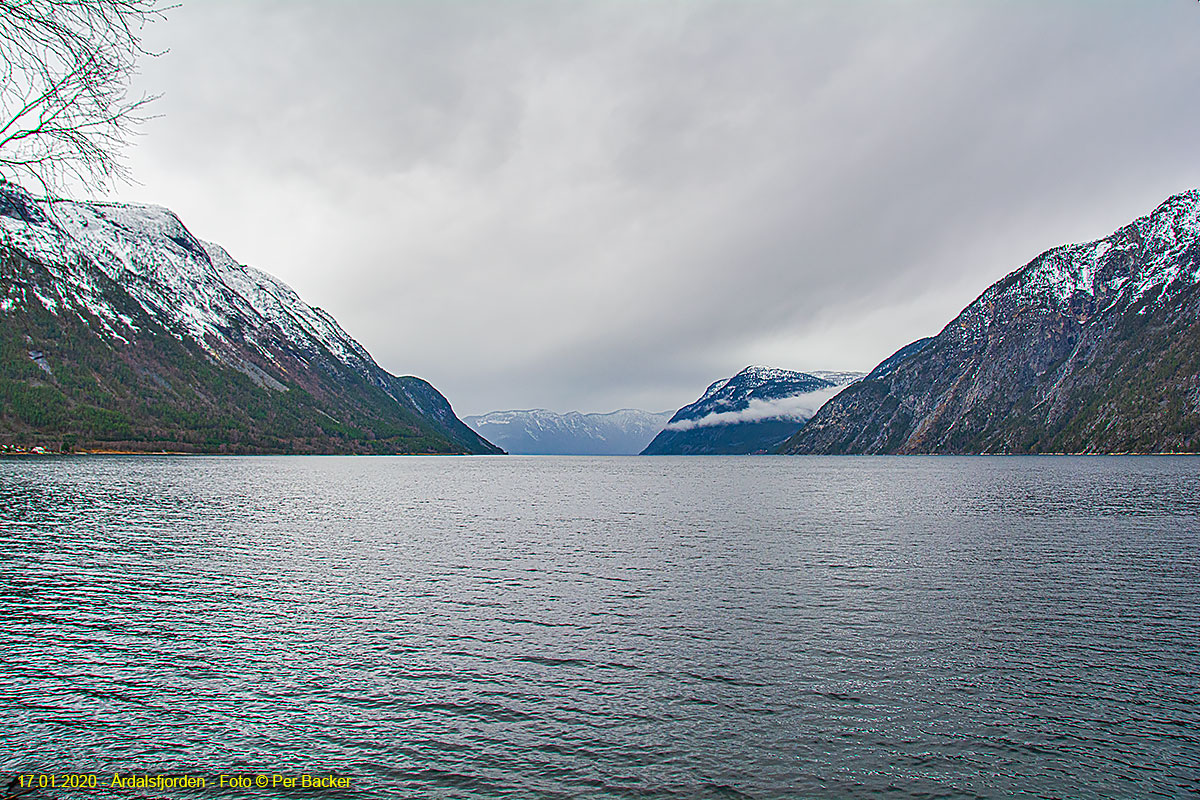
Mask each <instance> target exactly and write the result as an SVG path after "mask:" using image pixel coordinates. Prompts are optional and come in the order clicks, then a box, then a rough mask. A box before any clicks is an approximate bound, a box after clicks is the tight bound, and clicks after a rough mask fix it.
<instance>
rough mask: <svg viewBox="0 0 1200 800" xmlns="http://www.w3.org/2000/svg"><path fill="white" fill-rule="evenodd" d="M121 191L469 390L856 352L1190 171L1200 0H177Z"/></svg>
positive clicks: (537, 396)
mask: <svg viewBox="0 0 1200 800" xmlns="http://www.w3.org/2000/svg"><path fill="white" fill-rule="evenodd" d="M146 43H147V44H148V45H149V46H150V47H151V48H154V49H160V50H167V51H168V52H166V53H165V54H164V55H162V56H161V57H159V58H157V59H152V60H149V61H147V62H145V63H144V64H143V66H142V75H141V77H140V79H139V82H138V86H139V88H144V89H146V90H148V91H152V92H159V93H162V95H163V97H162V99H161V100H159V101H158V102H157V103H156V105H155V107H154V111H155V113H157V114H159V115H161V116H160V117H159V118H158V119H155V120H153V121H151V122H149V123H148V124H147V125H146V126H145V127H144V129H143V134H144V135H142V136H141V137H139V138H138V140H137V142H136V144H135V146H134V147H133V148H131V149H130V151H129V153H128V156H129V158H128V162H129V165H130V167H131V168H132V170H133V174H134V176H135V178H136V179H137V180H138V181H139V182H140V185H136V186H128V187H121V188H119V189H118V190H117V192H116V195H117V197H119V198H120V199H126V200H137V201H143V202H153V203H159V204H162V205H166V206H168V207H170V208H172V209H173V210H175V211H176V212H177V213H178V214H179V215H180V216H181V217H182V219H183V220H184V222H185V224H187V226H188V227H189V228H190V229H191V231H192V232H193V233H194V234H196V235H197V236H199V237H200V238H202V239H207V240H211V241H215V242H218V243H220V244H222V245H223V246H225V247H226V248H227V249H228V250H229V251H230V253H231V254H232V255H233V256H234V257H235V258H236V259H238V260H239V261H241V262H243V263H247V264H251V265H253V266H256V267H258V268H260V269H263V270H265V271H267V272H270V273H272V274H274V275H276V276H278V277H280V278H282V279H283V280H285V281H286V282H288V283H290V284H291V285H292V286H293V287H294V288H295V289H296V290H297V291H298V292H299V293H300V295H301V296H302V297H303V298H304V299H305V300H307V301H308V302H309V303H310V304H312V305H317V306H321V307H322V308H324V309H326V310H327V311H329V312H330V313H331V314H333V315H334V316H335V317H336V318H337V319H338V321H339V322H341V324H342V326H343V327H344V328H345V329H346V330H347V331H348V332H349V333H350V334H351V335H353V336H354V337H356V338H357V339H358V340H359V341H361V342H362V343H363V344H364V345H365V346H366V347H367V349H368V350H370V352H371V353H372V354H373V355H374V356H375V358H376V360H377V361H378V362H379V363H380V364H381V365H382V366H383V367H385V368H386V369H388V370H389V371H391V372H394V373H397V374H414V375H419V376H421V377H423V378H425V379H427V380H429V381H430V382H432V383H433V384H434V385H435V386H436V387H438V388H439V389H440V390H441V391H442V392H443V393H444V394H445V395H446V396H447V397H448V398H449V399H450V401H451V403H452V404H453V405H454V408H455V410H456V411H457V412H458V413H459V414H460V415H461V414H472V413H480V412H485V411H491V410H497V409H510V408H532V407H543V408H550V409H554V410H558V411H567V410H573V409H577V410H581V411H609V410H612V409H615V408H618V407H623V406H631V407H641V408H647V409H651V410H656V411H657V410H667V409H675V408H677V407H679V406H681V405H684V404H686V403H689V402H691V401H693V400H695V399H696V397H697V396H699V394H700V393H701V392H702V390H703V389H704V388H705V387H706V386H707V385H708V384H709V383H710V382H712V381H713V380H715V379H717V378H719V377H722V376H728V375H731V374H733V373H734V372H736V371H738V370H739V369H741V368H742V367H744V366H746V365H748V364H764V365H769V366H775V367H783V368H789V369H800V370H805V369H861V370H867V369H870V368H871V367H873V366H874V365H875V364H876V363H878V362H879V361H880V360H882V359H883V358H884V357H886V356H888V355H889V354H890V353H892V352H893V351H894V350H896V349H897V348H899V347H900V346H902V345H904V344H906V343H908V342H909V341H911V340H913V339H916V338H919V337H921V336H928V335H931V334H934V333H936V332H937V331H939V330H940V329H941V328H942V326H943V325H945V323H946V322H948V321H949V320H950V319H951V318H952V317H953V316H954V315H955V314H957V312H958V311H959V310H961V308H962V307H963V306H964V305H966V304H967V303H968V302H970V301H971V300H972V299H974V298H975V297H976V296H977V295H978V294H979V293H980V292H981V291H982V290H983V289H984V288H986V287H987V286H988V285H989V284H990V283H992V282H993V281H995V280H997V279H998V278H1000V277H1001V276H1003V275H1004V274H1006V273H1008V272H1010V271H1011V270H1013V269H1015V268H1017V267H1019V266H1021V265H1022V264H1024V263H1026V262H1027V261H1029V260H1030V259H1031V258H1033V257H1034V256H1035V255H1037V254H1038V253H1039V252H1040V251H1042V250H1044V249H1046V248H1048V247H1051V246H1054V245H1056V244H1061V243H1065V242H1070V241H1083V240H1088V239H1093V238H1097V237H1100V236H1104V235H1107V234H1108V233H1110V232H1111V231H1112V230H1113V229H1115V228H1117V227H1119V226H1120V225H1122V224H1124V223H1126V222H1128V221H1130V220H1131V219H1133V218H1134V217H1136V216H1138V215H1141V214H1144V213H1146V212H1148V211H1150V210H1151V209H1152V208H1153V207H1154V206H1156V205H1157V204H1158V203H1159V202H1161V201H1162V200H1164V199H1165V198H1166V197H1167V196H1169V195H1170V194H1172V193H1174V192H1177V191H1180V190H1182V189H1185V188H1189V187H1194V186H1200V4H1198V3H1196V2H1191V1H1190V0H1137V1H1136V2H1134V0H1129V2H1100V1H1098V0H1089V1H1088V2H1082V1H1081V2H1053V0H1029V1H1028V2H1021V1H1020V0H1006V1H1005V2H982V1H981V2H950V0H945V1H944V2H866V1H865V0H862V1H860V2H859V1H855V0H838V1H837V2H806V1H804V0H792V1H791V2H766V1H765V0H764V1H761V2H755V1H754V0H727V1H725V2H700V1H699V0H688V1H687V2H675V1H671V0H646V1H644V2H631V1H630V0H606V1H605V2H587V1H586V0H585V1H583V2H580V1H579V0H572V2H566V1H565V0H562V1H560V2H504V1H503V0H491V1H489V2H482V1H478V2H454V1H453V0H430V2H415V1H413V2H383V1H382V0H380V1H378V2H334V1H333V0H326V1H325V2H299V1H298V0H279V1H278V2H268V1H267V0H229V1H228V2H225V1H223V0H183V5H182V6H181V7H179V8H176V9H174V10H172V11H170V12H169V17H168V19H167V21H165V22H160V23H156V24H155V25H154V26H153V27H152V28H151V29H150V30H149V32H148V33H147V36H146Z"/></svg>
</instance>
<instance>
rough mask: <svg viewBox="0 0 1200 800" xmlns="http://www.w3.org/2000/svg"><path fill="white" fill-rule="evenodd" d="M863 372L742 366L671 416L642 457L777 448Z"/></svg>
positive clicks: (740, 452) (718, 453)
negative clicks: (798, 370)
mask: <svg viewBox="0 0 1200 800" xmlns="http://www.w3.org/2000/svg"><path fill="white" fill-rule="evenodd" d="M861 377H862V373H861V372H822V373H807V372H791V371H789V370H785V369H773V368H770V367H746V368H745V369H744V370H742V371H741V372H739V373H738V374H737V375H734V376H733V377H732V378H722V379H721V380H719V381H716V382H715V383H713V384H712V385H710V386H709V387H708V388H707V389H706V390H705V391H704V394H703V395H701V396H700V399H699V400H697V401H696V402H694V403H691V404H689V405H686V406H684V407H683V408H681V409H679V410H678V411H677V412H675V414H674V415H672V416H671V419H670V421H669V422H668V423H667V425H666V427H665V429H664V430H663V431H662V432H661V433H659V434H658V435H657V436H656V437H654V441H652V442H650V444H649V445H647V446H646V449H645V450H643V451H642V454H643V455H738V454H747V453H764V452H768V451H771V450H773V449H775V448H777V447H778V446H779V445H780V444H782V443H783V442H784V441H785V440H787V439H788V437H790V436H792V435H793V434H794V433H795V432H796V431H797V430H799V429H800V428H801V427H802V426H803V425H804V422H805V420H807V419H808V418H809V417H811V416H812V415H813V413H814V412H815V411H816V410H817V409H818V408H819V407H820V406H821V405H822V404H823V403H824V402H825V401H826V400H828V399H829V398H830V397H832V396H833V395H835V394H837V393H838V392H839V391H841V389H842V386H843V385H844V384H847V383H850V382H852V381H854V380H857V379H858V378H861Z"/></svg>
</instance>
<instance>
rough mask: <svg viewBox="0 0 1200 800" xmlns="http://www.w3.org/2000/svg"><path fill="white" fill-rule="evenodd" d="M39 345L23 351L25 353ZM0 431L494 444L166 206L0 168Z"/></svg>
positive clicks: (188, 439)
mask: <svg viewBox="0 0 1200 800" xmlns="http://www.w3.org/2000/svg"><path fill="white" fill-rule="evenodd" d="M33 351H36V352H38V353H39V354H40V355H39V357H38V359H36V360H35V359H33V358H32V357H30V356H29V355H28V354H29V353H30V352H33ZM0 403H2V404H0V440H4V441H6V442H10V443H33V444H43V445H49V446H54V445H55V444H58V443H60V442H61V443H65V444H67V445H68V446H76V447H111V448H118V449H133V450H143V449H168V450H184V451H205V452H209V451H218V452H330V453H338V452H363V453H394V452H469V453H481V452H498V449H497V448H495V447H494V446H493V445H491V444H490V443H488V442H487V441H486V440H484V439H482V438H481V437H480V436H478V434H476V433H475V432H474V431H471V430H470V429H469V428H467V427H466V426H465V425H463V424H462V423H461V422H460V421H459V420H458V419H457V417H455V416H454V413H453V411H452V410H451V409H450V405H449V403H448V402H446V399H445V398H444V397H442V395H441V394H440V393H438V392H437V390H436V389H434V388H433V387H432V386H430V385H429V384H428V383H426V382H425V381H422V380H420V379H419V378H414V377H397V376H394V375H391V374H390V373H388V372H387V371H386V370H384V369H382V368H381V367H380V366H379V365H378V364H376V363H375V361H374V360H373V359H372V358H371V356H370V354H368V353H367V351H366V350H365V349H364V348H363V347H362V346H361V345H360V344H359V343H358V342H356V341H355V340H354V339H352V338H351V337H350V336H349V335H347V334H346V332H345V331H343V330H342V329H341V327H339V326H338V324H337V322H336V321H334V320H333V318H332V317H330V316H329V315H328V314H326V313H325V312H324V311H322V310H321V309H319V308H314V307H312V306H309V305H308V304H306V303H305V302H303V301H302V300H301V299H300V298H299V297H298V296H297V295H296V293H295V292H293V291H292V290H291V288H289V287H288V286H287V285H285V284H284V283H282V282H281V281H279V280H277V279H275V278H273V277H272V276H270V275H268V274H266V273H264V272H260V271H258V270H256V269H253V268H251V267H246V266H243V265H240V264H238V263H237V262H236V261H234V259H233V258H232V257H230V255H229V254H228V253H227V252H225V250H223V249H222V248H221V247H219V246H217V245H214V244H210V243H206V242H201V241H199V240H198V239H196V238H195V237H194V236H192V234H191V233H190V232H189V231H188V230H187V228H186V227H184V225H183V223H182V222H181V221H180V220H179V218H178V217H176V216H175V215H174V214H172V213H171V212H170V211H168V210H167V209H165V208H161V207H157V206H140V205H128V204H118V203H97V202H91V203H84V202H71V201H56V202H54V203H53V204H47V203H43V202H38V201H35V200H33V199H32V198H31V197H30V196H29V195H28V194H26V193H25V192H23V191H22V190H20V189H19V188H17V187H15V186H13V185H11V184H0Z"/></svg>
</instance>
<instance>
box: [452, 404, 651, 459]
mask: <svg viewBox="0 0 1200 800" xmlns="http://www.w3.org/2000/svg"><path fill="white" fill-rule="evenodd" d="M670 417H671V412H670V411H661V412H658V413H655V412H652V411H642V410H640V409H636V408H622V409H621V410H619V411H611V412H609V413H607V414H581V413H580V412H578V411H570V412H568V413H566V414H559V413H556V412H554V411H547V410H546V409H544V408H538V409H532V410H528V411H492V412H490V413H488V414H481V415H479V416H474V417H463V422H465V423H467V425H469V426H471V428H472V429H474V430H475V431H476V432H478V433H479V434H480V435H481V436H483V437H484V438H486V439H487V440H488V441H490V442H495V443H496V444H497V445H499V446H500V447H503V448H504V449H505V450H506V451H508V452H509V453H512V454H514V455H604V456H620V455H637V454H638V453H640V452H641V451H642V449H643V448H644V447H645V446H646V445H647V444H649V443H650V440H651V439H653V438H654V436H655V434H657V433H658V432H659V431H661V430H662V429H663V426H664V425H666V424H667V420H668V419H669V418H670Z"/></svg>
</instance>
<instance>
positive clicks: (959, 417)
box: [781, 190, 1200, 453]
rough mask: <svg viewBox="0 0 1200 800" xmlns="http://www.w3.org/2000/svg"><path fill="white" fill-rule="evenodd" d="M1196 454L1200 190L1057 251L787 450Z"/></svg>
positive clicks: (825, 410) (834, 407)
mask: <svg viewBox="0 0 1200 800" xmlns="http://www.w3.org/2000/svg"><path fill="white" fill-rule="evenodd" d="M1197 451H1200V190H1191V191H1187V192H1183V193H1182V194H1178V195H1175V196H1174V197H1171V198H1170V199H1168V200H1167V201H1166V202H1165V203H1163V204H1162V205H1160V206H1159V207H1158V208H1157V209H1155V210H1154V211H1153V212H1152V213H1150V214H1148V215H1146V216H1144V217H1141V218H1139V219H1137V220H1135V221H1133V222H1132V223H1130V224H1129V225H1126V226H1125V227H1123V228H1121V229H1120V230H1118V231H1116V232H1115V233H1113V234H1112V235H1111V236H1107V237H1105V238H1103V239H1098V240H1096V241H1093V242H1088V243H1086V244H1075V245H1066V246H1063V247H1056V248H1054V249H1052V250H1048V251H1047V252H1045V253H1042V254H1041V255H1039V256H1038V257H1037V258H1035V259H1034V260H1033V261H1031V262H1030V263H1029V264H1027V265H1025V266H1024V267H1022V268H1020V269H1018V270H1016V271H1015V272H1013V273H1011V274H1010V275H1008V276H1007V277H1005V278H1004V279H1003V280H1000V281H999V282H997V283H995V284H994V285H992V286H991V287H990V288H988V289H987V291H985V292H984V293H983V294H982V295H980V297H979V298H978V299H977V300H975V301H974V302H973V303H971V304H970V305H969V306H967V307H966V308H965V309H964V310H963V311H962V313H961V314H959V315H958V317H956V318H955V319H954V320H953V321H951V322H950V324H948V325H947V326H946V327H945V328H944V329H943V330H942V332H941V333H939V334H938V335H937V336H935V337H933V338H931V339H927V340H921V341H919V342H914V343H913V344H911V345H909V346H908V347H906V348H904V349H902V350H900V351H899V352H897V353H896V354H895V355H893V356H892V357H891V358H889V359H887V360H886V361H884V362H883V363H882V364H880V366H879V367H877V368H876V369H875V370H874V371H872V372H871V373H870V374H869V375H868V376H867V377H866V378H865V379H864V380H862V381H860V382H859V383H857V384H854V385H852V386H850V387H848V388H847V389H846V390H845V391H843V392H841V393H840V394H839V395H838V396H837V397H835V398H833V399H832V400H831V401H830V402H829V403H827V404H826V405H825V406H824V407H822V408H821V409H820V411H818V412H817V414H816V415H815V416H814V417H813V418H812V419H811V420H809V422H808V424H807V425H805V426H804V427H803V428H802V429H801V430H800V431H799V432H798V433H797V434H795V435H794V436H793V437H792V438H791V439H789V440H788V441H787V443H786V444H784V445H783V447H782V448H781V452H784V453H1158V452H1190V453H1194V452H1197Z"/></svg>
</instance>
